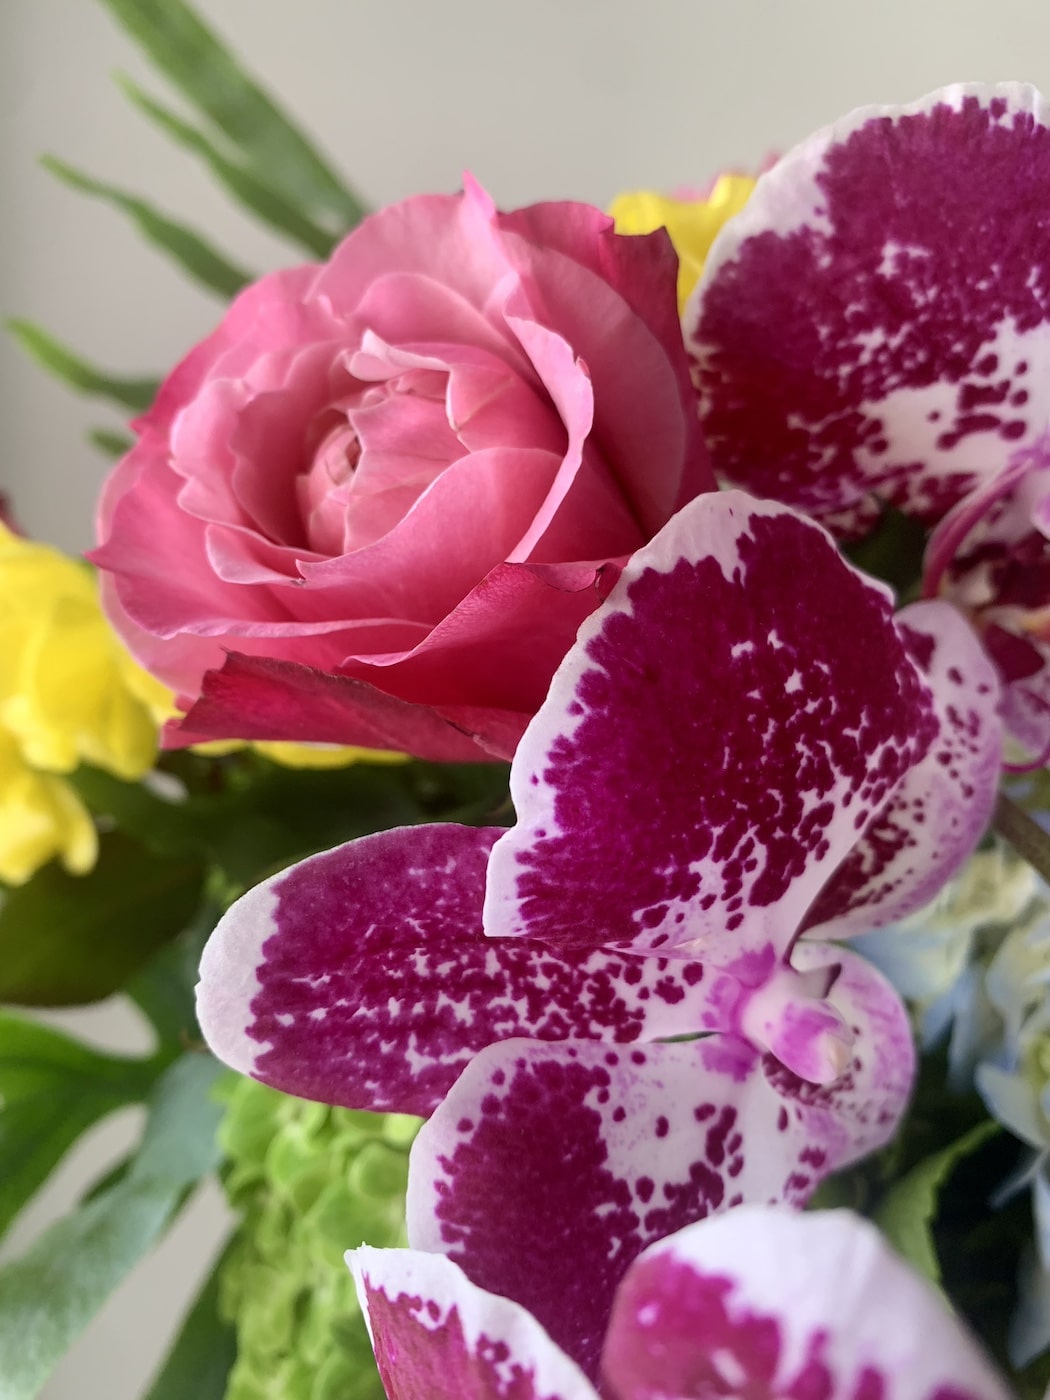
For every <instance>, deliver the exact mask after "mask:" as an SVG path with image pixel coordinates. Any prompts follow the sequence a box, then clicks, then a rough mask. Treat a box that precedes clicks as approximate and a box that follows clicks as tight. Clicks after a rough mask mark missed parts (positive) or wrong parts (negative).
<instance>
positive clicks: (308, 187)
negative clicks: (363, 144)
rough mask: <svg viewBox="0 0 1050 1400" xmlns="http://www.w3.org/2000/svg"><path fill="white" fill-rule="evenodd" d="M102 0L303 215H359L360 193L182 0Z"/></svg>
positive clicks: (352, 218) (341, 225)
mask: <svg viewBox="0 0 1050 1400" xmlns="http://www.w3.org/2000/svg"><path fill="white" fill-rule="evenodd" d="M102 3H103V4H104V5H105V6H106V7H107V9H108V10H109V12H110V14H111V15H112V16H113V18H114V19H115V20H116V22H117V23H118V24H119V25H121V26H122V28H124V29H125V30H126V31H127V33H128V34H129V35H130V36H131V38H132V39H134V40H135V41H136V42H137V43H138V44H140V45H141V46H142V48H143V49H145V51H146V53H147V54H148V55H149V57H150V58H151V59H152V60H153V62H154V63H155V64H156V65H157V67H158V68H159V69H160V70H161V71H162V72H163V73H165V74H166V75H167V76H168V78H169V79H170V80H171V81H172V82H173V83H174V84H175V86H176V87H177V88H179V89H180V91H181V92H182V93H183V95H184V96H185V97H187V98H188V99H189V101H190V102H191V103H193V104H194V105H195V106H197V107H199V108H200V109H201V111H203V112H204V113H206V115H207V116H208V117H209V118H210V119H211V121H212V122H213V123H214V125H215V126H216V128H217V129H218V131H219V132H221V133H222V134H223V135H224V136H225V138H226V139H227V140H228V141H229V142H231V143H232V144H233V145H235V146H236V147H238V148H239V149H240V151H241V153H242V155H243V157H244V162H245V163H246V164H247V165H248V166H249V167H250V168H251V169H252V170H253V171H254V172H255V174H256V175H257V176H258V177H259V178H260V179H261V180H265V181H266V183H267V184H269V185H271V186H273V187H275V188H277V189H279V190H280V191H281V193H282V194H283V195H284V196H285V197H286V198H287V199H288V200H290V201H291V202H293V203H295V204H297V205H298V206H299V207H300V208H301V209H303V210H304V211H306V212H307V213H308V214H309V216H310V217H311V218H315V219H322V218H324V217H326V216H327V217H334V219H335V220H336V221H337V227H336V232H337V233H339V232H343V231H345V230H347V229H349V228H351V227H352V226H353V225H354V224H356V223H357V222H359V220H360V219H361V218H362V217H363V215H364V212H365V210H364V206H363V205H362V203H361V201H360V200H359V199H358V198H357V196H356V195H354V194H352V193H351V192H350V191H349V190H348V189H347V188H346V187H345V185H344V184H343V183H342V182H341V181H340V179H339V178H338V176H336V175H335V174H334V172H333V171H332V169H331V168H330V166H329V165H328V164H327V163H326V162H325V161H324V160H323V159H322V157H321V156H320V155H319V153H318V152H317V150H316V149H315V148H314V146H313V145H312V144H311V143H310V142H309V141H308V140H307V138H306V137H305V136H304V135H303V133H302V132H301V131H299V129H298V128H297V127H295V126H294V125H293V124H292V122H291V121H290V120H289V119H288V117H286V116H285V115H284V113H283V112H282V111H281V110H280V108H279V107H278V106H277V105H276V103H275V102H274V101H273V100H272V99H271V98H270V97H268V96H267V94H266V93H265V92H264V91H263V89H262V88H261V87H259V85H258V84H257V83H255V82H254V81H253V80H252V79H251V78H249V77H248V75H247V74H246V73H245V72H244V71H243V70H242V69H241V68H240V66H239V65H238V63H237V62H236V60H235V59H234V57H233V55H232V54H231V53H230V51H229V50H228V49H227V48H226V46H225V45H224V44H222V43H221V42H220V41H219V39H218V37H217V36H216V35H215V34H214V33H213V32H212V31H211V30H210V29H208V28H207V27H206V26H205V25H204V24H203V23H202V22H201V20H200V18H199V17H198V16H197V14H196V13H195V12H194V11H193V10H192V9H191V8H190V6H189V5H187V4H186V3H184V0H102Z"/></svg>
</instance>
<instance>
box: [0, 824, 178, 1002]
mask: <svg viewBox="0 0 1050 1400" xmlns="http://www.w3.org/2000/svg"><path fill="white" fill-rule="evenodd" d="M202 883H203V867H202V865H201V864H200V862H198V861H191V860H171V859H167V858H165V857H162V856H158V855H155V854H154V853H152V852H150V851H148V850H147V849H146V848H145V847H144V846H140V845H139V844H138V843H137V842H136V841H132V840H131V838H130V837H128V836H125V835H123V834H122V833H120V832H115V831H114V832H108V833H105V834H104V835H103V836H102V837H101V839H100V842H99V859H98V864H97V865H96V866H95V868H94V870H92V871H91V873H90V874H88V875H68V874H67V873H66V872H65V871H64V870H63V869H62V868H61V866H59V865H57V864H54V863H53V864H51V865H46V866H45V867H44V868H43V869H42V870H40V871H38V872H37V874H36V875H35V876H34V877H33V879H32V880H30V881H29V882H28V883H27V884H25V885H21V886H19V887H18V888H17V889H13V890H10V891H8V892H7V893H6V894H5V895H4V899H3V903H2V904H0V1000H3V1001H8V1002H15V1003H18V1004H20V1005H23V1006H73V1005H79V1004H82V1003H83V1002H88V1001H97V1000H99V999H100V998H101V997H105V996H109V995H110V993H112V992H114V991H116V990H117V989H118V988H119V987H121V986H123V984H124V983H125V982H126V981H127V979H128V978H129V977H130V976H131V975H132V974H133V973H134V972H136V971H137V970H138V969H139V968H140V967H142V966H143V965H144V964H145V963H147V962H148V961H149V959H150V958H151V957H152V956H153V954H154V953H155V952H156V950H157V949H158V948H159V947H160V946H161V945H162V944H164V943H166V942H168V941H169V940H170V939H172V938H174V937H175V936H176V935H177V934H178V933H180V932H181V931H182V929H183V928H184V927H185V926H186V924H187V923H188V922H189V920H190V918H191V917H192V915H193V913H194V911H195V909H196V908H197V905H198V902H199V899H200V894H201V888H202Z"/></svg>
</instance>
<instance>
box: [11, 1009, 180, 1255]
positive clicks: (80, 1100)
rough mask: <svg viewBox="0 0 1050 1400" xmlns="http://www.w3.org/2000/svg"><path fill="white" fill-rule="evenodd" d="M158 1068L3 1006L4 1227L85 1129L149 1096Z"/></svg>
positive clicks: (149, 1062)
mask: <svg viewBox="0 0 1050 1400" xmlns="http://www.w3.org/2000/svg"><path fill="white" fill-rule="evenodd" d="M156 1073H157V1066H156V1064H155V1063H154V1062H152V1061H149V1060H131V1059H125V1058H123V1057H118V1056H113V1055H102V1054H99V1053H98V1052H96V1051H94V1050H91V1049H89V1048H88V1047H87V1046H86V1045H83V1044H81V1043H80V1041H77V1040H73V1039H72V1038H71V1037H69V1036H67V1035H63V1034H62V1033H61V1032H60V1031H56V1030H52V1029H51V1028H50V1027H49V1026H42V1025H40V1024H38V1023H37V1022H34V1021H26V1020H23V1019H22V1018H21V1017H19V1016H12V1015H9V1014H8V1013H6V1012H0V1162H2V1163H3V1170H2V1171H0V1234H2V1233H3V1231H4V1230H6V1229H7V1227H8V1225H9V1224H10V1223H11V1221H12V1220H13V1219H14V1217H15V1216H16V1215H17V1214H18V1212H19V1211H20V1210H21V1209H22V1207H23V1206H24V1205H25V1204H26V1202H27V1201H28V1200H29V1199H30V1197H31V1196H32V1195H33V1194H34V1192H36V1191H37V1190H38V1189H39V1188H40V1187H41V1186H42V1185H43V1183H44V1182H45V1181H46V1180H47V1178H48V1176H49V1175H50V1173H51V1172H52V1170H53V1169H54V1168H55V1166H56V1165H57V1164H58V1162H59V1161H61V1159H62V1158H63V1157H64V1156H65V1154H66V1152H67V1151H68V1150H69V1148H70V1147H71V1146H72V1145H73V1143H74V1142H75V1141H76V1140H77V1138H78V1137H79V1136H80V1134H81V1133H83V1132H84V1131H85V1130H86V1129H87V1128H89V1127H91V1125H92V1124H93V1123H96V1122H98V1120H99V1119H100V1118H103V1117H105V1115H106V1114H107V1113H110V1112H112V1111H113V1110H114V1109H117V1108H122V1107H123V1106H124V1105H125V1104H129V1103H135V1102H138V1101H139V1100H141V1099H144V1098H145V1097H146V1095H147V1094H148V1092H149V1090H150V1086H151V1084H152V1082H153V1079H154V1078H155V1076H156Z"/></svg>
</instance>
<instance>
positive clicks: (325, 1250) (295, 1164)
mask: <svg viewBox="0 0 1050 1400" xmlns="http://www.w3.org/2000/svg"><path fill="white" fill-rule="evenodd" d="M418 1128H419V1120H418V1119H415V1118H404V1117H399V1116H397V1115H394V1114H381V1113H354V1112H351V1111H349V1110H348V1109H340V1108H329V1107H327V1106H326V1105H324V1104H316V1103H308V1102H306V1101H305V1100H303V1099H296V1098H292V1097H290V1096H288V1095H287V1094H280V1093H278V1092H277V1091H276V1090H274V1089H269V1088H267V1087H266V1086H265V1085H262V1084H257V1083H256V1082H255V1081H254V1080H251V1079H240V1080H238V1081H237V1083H236V1084H235V1086H234V1087H233V1088H232V1090H231V1091H230V1096H229V1101H228V1107H227V1112H226V1117H225V1120H224V1122H223V1125H222V1128H221V1130H220V1142H221V1145H222V1148H223V1151H224V1152H225V1154H226V1157H227V1159H228V1164H227V1168H226V1171H225V1174H224V1184H225V1188H226V1194H227V1197H228V1198H229V1201H230V1204H231V1205H232V1207H233V1209H234V1210H235V1211H237V1212H238V1214H239V1215H240V1216H241V1226H240V1229H239V1231H238V1235H237V1239H236V1242H235V1244H234V1247H233V1250H232V1253H231V1254H230V1256H229V1259H228V1261H227V1263H226V1265H225V1266H224V1269H223V1274H222V1291H221V1306H222V1309H223V1312H224V1313H225V1315H226V1316H227V1317H229V1319H230V1320H231V1321H232V1322H233V1323H234V1324H235V1326H236V1329H237V1360H236V1362H235V1364H234V1367H233V1370H232V1371H231V1373H230V1379H229V1383H228V1386H227V1390H226V1400H337V1397H338V1400H373V1397H374V1400H382V1398H383V1387H382V1385H381V1384H380V1381H379V1376H378V1373H377V1371H376V1367H375V1362H374V1360H373V1358H372V1348H371V1345H370V1344H369V1340H368V1333H367V1331H366V1329H365V1323H364V1318H363V1317H362V1315H361V1311H360V1308H359V1307H358V1303H357V1295H356V1292H355V1290H354V1283H353V1279H352V1278H351V1276H350V1271H349V1270H348V1269H347V1267H346V1265H345V1263H344V1262H343V1252H344V1251H345V1250H347V1249H352V1248H354V1247H355V1246H357V1245H359V1244H361V1243H362V1242H364V1243H367V1244H372V1245H378V1246H382V1247H390V1246H397V1245H404V1244H405V1243H406V1239H405V1188H406V1184H407V1180H408V1149H409V1147H410V1146H411V1144H412V1139H413V1138H414V1137H415V1135H416V1132H417V1130H418Z"/></svg>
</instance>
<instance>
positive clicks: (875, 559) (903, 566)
mask: <svg viewBox="0 0 1050 1400" xmlns="http://www.w3.org/2000/svg"><path fill="white" fill-rule="evenodd" d="M925 548H926V530H925V528H924V527H923V526H922V525H920V524H919V522H918V521H917V520H913V519H912V518H911V517H910V516H908V515H904V514H902V512H901V511H899V510H897V509H896V507H894V506H890V505H886V504H885V503H884V504H883V506H882V514H881V516H880V518H879V523H878V525H877V526H876V527H875V529H874V530H873V531H872V532H871V533H870V534H867V535H865V536H864V538H863V539H862V540H859V541H857V542H856V543H855V544H849V545H847V546H846V547H845V548H844V550H843V553H844V554H845V555H846V557H847V559H849V560H850V561H851V563H853V564H855V565H856V566H857V568H858V569H863V571H864V572H865V573H866V574H871V575H872V576H873V577H874V578H879V579H882V581H883V582H884V583H888V584H889V585H890V587H891V588H892V589H893V590H894V592H895V593H896V594H897V597H898V600H899V602H900V604H901V605H903V604H904V603H910V602H912V601H913V600H914V599H915V598H917V597H918V596H919V583H920V580H921V579H922V559H923V551H924V550H925Z"/></svg>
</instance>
